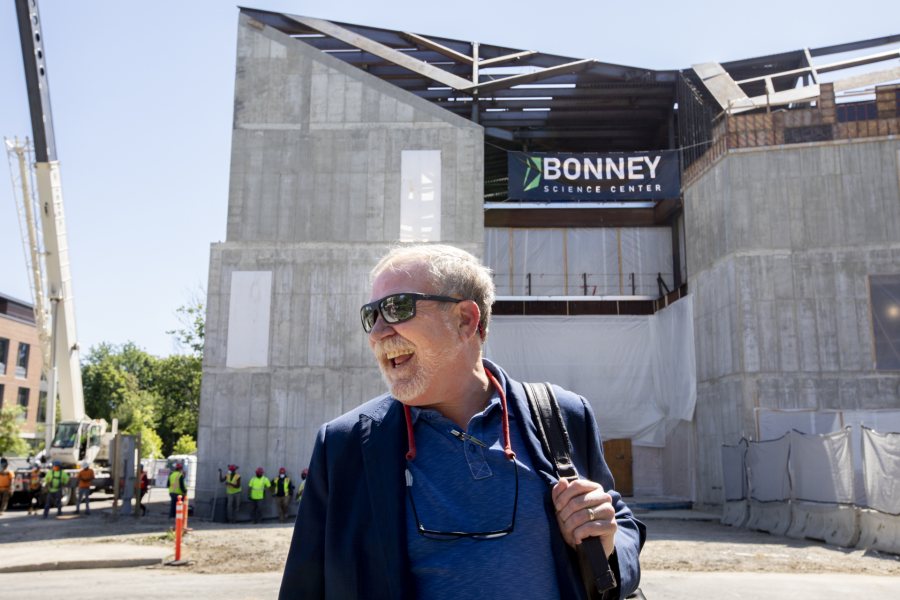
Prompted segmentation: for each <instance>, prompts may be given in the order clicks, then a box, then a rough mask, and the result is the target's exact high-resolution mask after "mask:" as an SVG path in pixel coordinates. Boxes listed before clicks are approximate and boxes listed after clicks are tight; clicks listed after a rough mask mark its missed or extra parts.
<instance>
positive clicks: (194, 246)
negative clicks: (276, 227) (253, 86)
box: [0, 0, 900, 355]
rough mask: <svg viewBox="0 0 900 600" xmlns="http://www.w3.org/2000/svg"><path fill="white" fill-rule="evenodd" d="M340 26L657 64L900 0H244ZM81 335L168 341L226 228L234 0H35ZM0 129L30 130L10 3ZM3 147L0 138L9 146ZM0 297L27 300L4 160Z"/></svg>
mask: <svg viewBox="0 0 900 600" xmlns="http://www.w3.org/2000/svg"><path fill="white" fill-rule="evenodd" d="M246 5H248V6H254V7H258V8H263V9H267V10H275V11H283V12H290V13H294V14H300V15H308V16H314V17H320V18H325V19H330V20H335V21H343V22H348V23H360V24H366V25H373V26H378V27H385V28H390V29H402V30H407V31H412V32H415V33H420V34H430V35H436V36H442V37H450V38H456V39H461V40H469V41H478V42H483V43H492V44H500V45H506V46H511V47H517V48H524V49H532V50H539V51H542V52H548V53H554V54H560V55H566V56H572V57H578V58H596V59H599V60H602V61H605V62H611V63H619V64H626V65H634V66H639V67H647V68H656V69H675V68H684V67H688V66H690V65H691V64H694V63H698V62H706V61H712V60H716V61H720V62H724V61H728V60H734V59H739V58H749V57H754V56H760V55H764V54H771V53H775V52H781V51H787V50H796V49H800V48H803V47H817V46H825V45H831V44H837V43H842V42H849V41H856V40H862V39H868V38H873V37H880V36H884V35H891V34H896V33H900V3H898V2H896V0H879V1H871V0H857V1H855V2H832V1H830V0H824V1H820V2H816V3H790V2H773V1H770V0H765V1H760V2H755V3H746V2H745V3H731V4H728V3H726V4H721V3H720V4H715V3H710V2H702V1H699V0H684V1H680V2H670V1H661V0H649V1H645V2H639V3H622V2H616V3H613V2H606V1H601V0H591V1H588V0H579V1H570V2H534V1H531V0H517V1H510V0H477V1H472V0H455V1H453V2H443V3H437V2H422V0H416V1H411V0H403V1H393V2H392V1H387V2H372V1H371V0H365V1H363V0H329V1H328V2H302V1H286V0H247V2H246ZM40 8H41V17H42V21H43V30H44V38H45V45H46V50H47V67H48V75H49V80H50V95H51V99H52V107H53V119H54V126H55V129H56V142H57V152H58V155H59V159H60V163H61V169H62V181H63V196H64V201H65V208H66V217H67V220H68V233H69V248H70V256H71V263H72V273H73V288H74V295H75V311H76V320H77V326H78V339H79V341H80V343H81V347H82V349H83V350H82V352H85V351H86V350H87V349H88V348H90V347H91V346H94V345H96V344H98V343H100V342H104V341H107V342H111V343H115V344H120V343H123V342H126V341H134V342H135V343H137V344H138V345H139V346H141V347H143V348H144V349H146V350H147V351H149V352H151V353H153V354H157V355H167V354H170V353H173V352H176V351H177V348H176V347H175V346H174V341H173V339H172V338H171V336H168V335H166V333H165V331H166V330H169V329H173V328H175V327H177V326H178V321H177V319H176V315H175V310H176V308H177V307H179V306H180V305H183V304H185V303H187V302H188V301H189V300H190V299H191V298H192V297H194V296H197V295H198V294H199V293H200V290H201V289H202V290H205V288H206V283H207V273H208V266H209V247H210V244H211V243H214V242H217V241H222V240H224V238H225V217H226V210H227V203H228V178H229V162H230V152H231V118H232V102H233V91H234V61H235V41H236V31H237V17H238V10H237V8H236V5H235V4H233V3H232V2H230V1H229V0H154V1H152V2H151V1H146V0H144V1H140V2H138V1H136V0H115V1H114V0H79V1H77V2H75V1H72V0H40ZM0 92H2V93H0V137H4V136H5V137H14V136H19V137H24V136H26V135H27V136H29V137H30V136H31V126H30V120H29V116H28V104H27V96H26V90H25V82H24V76H23V69H22V59H21V51H20V47H19V37H18V31H17V28H16V22H15V9H14V4H13V1H12V0H3V1H2V2H0ZM4 154H5V148H4ZM0 163H2V164H3V166H2V167H0V293H4V294H7V295H10V296H14V297H18V298H21V299H24V300H28V301H30V300H31V298H30V292H29V287H28V278H29V274H28V273H27V272H26V269H25V261H24V257H23V250H22V243H21V240H20V235H19V229H18V226H17V223H16V220H17V219H16V212H15V206H14V203H13V199H12V184H11V182H10V180H9V174H8V171H7V167H6V161H5V160H3V161H0Z"/></svg>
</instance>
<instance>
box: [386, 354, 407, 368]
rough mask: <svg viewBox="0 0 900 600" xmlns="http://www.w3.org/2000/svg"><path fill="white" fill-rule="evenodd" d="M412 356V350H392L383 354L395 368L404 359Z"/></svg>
mask: <svg viewBox="0 0 900 600" xmlns="http://www.w3.org/2000/svg"><path fill="white" fill-rule="evenodd" d="M412 356H413V351H412V350H393V351H391V352H388V353H387V354H386V355H385V357H386V358H387V359H388V361H389V362H390V363H391V366H392V367H394V368H395V369H396V368H397V367H399V366H400V365H402V364H403V363H405V362H406V361H408V360H410V359H411V358H412Z"/></svg>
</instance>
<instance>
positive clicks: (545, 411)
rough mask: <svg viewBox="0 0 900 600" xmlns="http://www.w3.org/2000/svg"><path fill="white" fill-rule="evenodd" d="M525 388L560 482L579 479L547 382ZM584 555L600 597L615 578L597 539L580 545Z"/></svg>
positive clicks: (536, 424)
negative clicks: (561, 480)
mask: <svg viewBox="0 0 900 600" xmlns="http://www.w3.org/2000/svg"><path fill="white" fill-rule="evenodd" d="M522 385H523V386H524V387H525V396H526V397H527V398H528V407H529V408H530V409H531V416H532V418H533V419H534V424H535V427H537V430H538V434H539V435H540V438H541V444H542V445H543V446H544V451H545V452H546V454H547V456H548V457H550V460H552V461H553V467H554V468H555V469H556V475H557V476H558V477H559V478H560V479H567V480H569V481H572V480H575V479H578V470H577V469H576V468H575V464H574V463H573V462H572V458H571V456H570V455H569V447H570V446H571V444H570V443H569V432H568V431H567V430H566V424H565V423H563V419H562V414H561V413H560V410H559V403H558V402H557V401H556V395H555V394H554V393H553V388H552V387H550V384H549V383H540V384H533V383H524V382H523V383H522ZM580 547H581V549H582V554H583V556H584V557H585V558H586V559H587V562H588V564H589V565H590V571H591V577H592V579H593V582H594V586H595V587H596V589H597V591H598V592H599V593H600V594H603V593H604V592H606V591H608V590H611V589H613V588H614V587H616V585H617V584H616V577H615V575H614V574H613V572H612V569H611V568H610V566H609V561H608V560H607V559H606V552H604V550H603V544H602V543H600V538H596V537H590V538H587V539H586V540H584V541H583V542H581V546H580Z"/></svg>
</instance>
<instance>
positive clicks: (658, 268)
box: [484, 227, 674, 298]
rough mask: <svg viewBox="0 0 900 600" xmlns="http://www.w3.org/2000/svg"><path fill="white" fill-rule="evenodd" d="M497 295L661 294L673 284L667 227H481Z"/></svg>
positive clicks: (670, 237)
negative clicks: (659, 281) (661, 289)
mask: <svg viewBox="0 0 900 600" xmlns="http://www.w3.org/2000/svg"><path fill="white" fill-rule="evenodd" d="M484 239H485V262H486V264H487V265H488V266H489V267H491V269H493V271H494V284H495V285H496V287H497V295H498V296H631V295H636V296H653V297H654V298H655V297H658V296H659V286H658V285H657V283H656V280H657V277H658V276H659V275H662V278H663V281H665V283H666V285H667V286H668V287H669V289H670V290H671V289H674V281H673V273H672V267H673V263H672V231H671V230H670V229H669V228H667V227H632V228H609V227H601V228H571V229H553V228H534V229H527V228H515V229H511V228H497V227H488V228H485V230H484Z"/></svg>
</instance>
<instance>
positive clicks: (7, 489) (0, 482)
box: [0, 458, 15, 514]
mask: <svg viewBox="0 0 900 600" xmlns="http://www.w3.org/2000/svg"><path fill="white" fill-rule="evenodd" d="M8 466H9V461H7V460H6V459H5V458H0V514H3V513H5V512H6V506H7V505H8V504H9V498H10V496H12V493H13V483H14V480H15V476H14V475H13V473H12V471H10V470H9V469H8V468H7V467H8Z"/></svg>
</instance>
